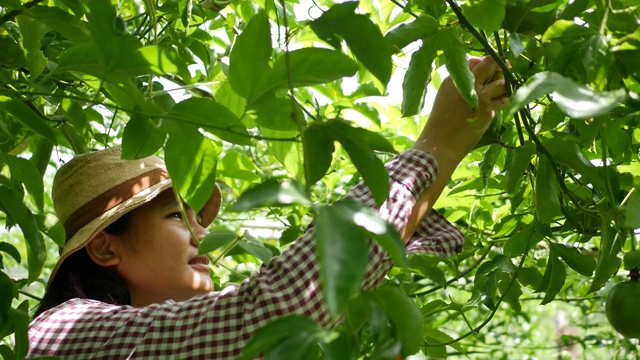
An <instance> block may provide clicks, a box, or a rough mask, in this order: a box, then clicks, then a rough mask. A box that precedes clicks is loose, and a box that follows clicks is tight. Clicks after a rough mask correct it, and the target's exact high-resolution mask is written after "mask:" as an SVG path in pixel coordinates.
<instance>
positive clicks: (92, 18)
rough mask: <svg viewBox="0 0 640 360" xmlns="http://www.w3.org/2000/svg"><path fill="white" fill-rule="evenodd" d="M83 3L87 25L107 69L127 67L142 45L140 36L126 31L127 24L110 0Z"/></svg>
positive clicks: (113, 69)
mask: <svg viewBox="0 0 640 360" xmlns="http://www.w3.org/2000/svg"><path fill="white" fill-rule="evenodd" d="M82 5H83V7H84V10H85V12H86V14H85V17H86V18H87V22H86V26H87V28H88V29H89V33H90V35H91V40H92V42H93V44H94V45H95V49H96V54H97V55H98V59H100V63H101V64H103V65H104V66H105V71H106V72H107V73H109V72H112V71H117V70H119V68H120V67H122V66H123V65H124V67H126V63H127V61H129V60H130V59H131V58H132V57H133V56H134V54H135V53H136V51H137V50H138V48H140V47H141V44H140V41H139V40H138V38H137V37H135V36H133V35H131V34H129V33H127V32H126V24H125V23H124V20H123V19H122V18H121V17H119V16H118V14H117V11H116V8H115V6H114V5H113V4H112V3H111V1H110V0H92V1H84V2H83V3H82Z"/></svg>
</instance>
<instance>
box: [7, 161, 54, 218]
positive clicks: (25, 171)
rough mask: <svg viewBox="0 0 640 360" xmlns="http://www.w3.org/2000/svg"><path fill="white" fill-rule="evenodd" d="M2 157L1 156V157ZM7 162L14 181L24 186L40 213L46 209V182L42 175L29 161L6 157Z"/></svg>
mask: <svg viewBox="0 0 640 360" xmlns="http://www.w3.org/2000/svg"><path fill="white" fill-rule="evenodd" d="M0 157H1V155H0ZM4 158H5V160H6V161H7V164H8V165H9V169H10V170H11V178H12V180H16V181H17V182H19V183H21V184H24V186H25V188H27V191H28V192H29V195H30V196H31V198H32V199H33V202H34V203H35V204H36V206H37V207H38V209H39V210H40V211H43V209H44V181H43V180H42V174H40V172H39V171H38V169H36V167H35V166H34V165H33V163H32V162H31V161H29V160H26V159H23V158H19V157H17V156H12V155H8V154H7V155H5V156H4Z"/></svg>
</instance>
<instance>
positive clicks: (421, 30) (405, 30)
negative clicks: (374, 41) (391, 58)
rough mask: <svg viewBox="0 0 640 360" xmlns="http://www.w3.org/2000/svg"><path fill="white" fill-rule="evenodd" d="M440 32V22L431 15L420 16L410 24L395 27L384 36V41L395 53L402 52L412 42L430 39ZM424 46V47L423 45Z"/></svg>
mask: <svg viewBox="0 0 640 360" xmlns="http://www.w3.org/2000/svg"><path fill="white" fill-rule="evenodd" d="M439 30H440V25H439V24H438V21H437V20H436V19H434V18H433V17H432V16H430V15H426V14H420V16H419V17H418V18H417V19H415V20H413V21H411V22H408V23H403V24H400V25H398V26H397V27H395V28H394V29H393V30H391V31H389V32H388V33H386V34H385V35H384V39H385V40H386V41H387V43H388V44H389V46H390V48H391V49H392V51H393V52H394V53H397V52H399V51H401V50H402V49H403V48H404V47H406V46H407V45H409V44H411V43H412V42H414V41H416V40H418V39H423V41H429V39H430V38H431V37H433V36H435V35H436V34H437V32H438V31H439ZM423 46H424V45H423Z"/></svg>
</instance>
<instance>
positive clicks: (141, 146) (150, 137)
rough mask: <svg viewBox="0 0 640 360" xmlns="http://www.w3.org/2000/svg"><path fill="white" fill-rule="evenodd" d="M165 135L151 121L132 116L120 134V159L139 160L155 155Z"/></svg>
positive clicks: (155, 123) (162, 143) (135, 115)
mask: <svg viewBox="0 0 640 360" xmlns="http://www.w3.org/2000/svg"><path fill="white" fill-rule="evenodd" d="M166 138H167V133H166V132H165V131H164V130H163V129H162V128H160V127H159V126H158V124H157V122H156V121H154V120H153V119H149V118H146V117H144V116H141V115H138V114H132V115H131V117H130V119H129V121H128V122H127V126H126V127H125V128H124V133H123V134H122V158H123V159H140V158H143V157H147V156H151V155H153V154H155V153H156V152H157V151H158V150H159V149H160V148H161V147H162V145H164V142H165V139H166Z"/></svg>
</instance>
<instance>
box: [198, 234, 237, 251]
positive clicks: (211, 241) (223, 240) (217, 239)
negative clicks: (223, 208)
mask: <svg viewBox="0 0 640 360" xmlns="http://www.w3.org/2000/svg"><path fill="white" fill-rule="evenodd" d="M237 238H238V235H237V234H236V233H235V232H233V231H229V230H216V231H212V232H210V233H208V234H207V235H206V236H205V237H204V238H203V239H202V240H201V241H200V244H199V245H198V255H204V254H208V253H211V252H214V251H215V250H218V249H219V248H221V247H223V246H225V245H227V244H228V243H230V242H232V241H233V240H235V239H237Z"/></svg>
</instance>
